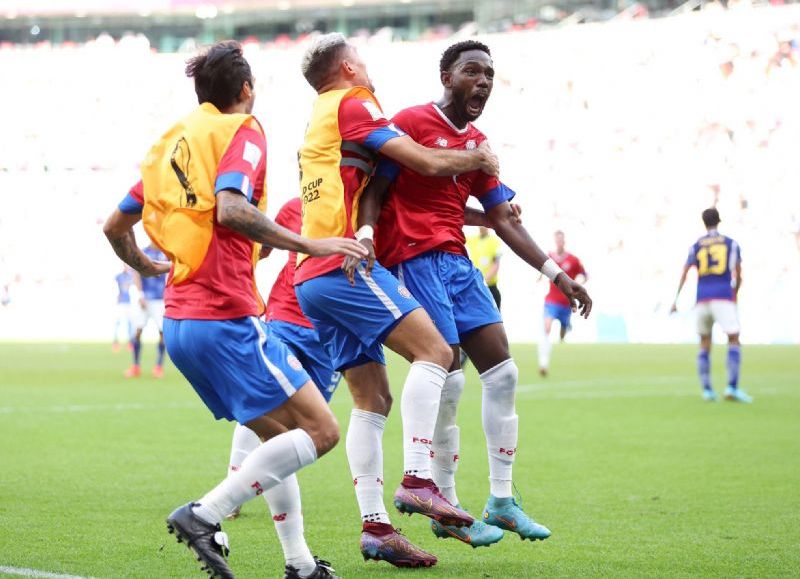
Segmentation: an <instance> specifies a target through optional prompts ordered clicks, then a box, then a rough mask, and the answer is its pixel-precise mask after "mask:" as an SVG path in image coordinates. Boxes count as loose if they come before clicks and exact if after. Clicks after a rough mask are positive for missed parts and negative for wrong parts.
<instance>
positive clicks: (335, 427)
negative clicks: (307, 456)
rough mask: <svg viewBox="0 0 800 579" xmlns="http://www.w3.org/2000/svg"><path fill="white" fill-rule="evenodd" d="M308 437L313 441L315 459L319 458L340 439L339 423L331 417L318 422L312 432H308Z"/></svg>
mask: <svg viewBox="0 0 800 579" xmlns="http://www.w3.org/2000/svg"><path fill="white" fill-rule="evenodd" d="M309 436H311V439H312V440H313V441H314V446H315V447H316V449H317V457H320V456H322V455H323V454H325V453H327V452H328V451H330V450H332V449H333V447H335V446H336V445H337V444H338V443H339V438H340V437H341V432H340V430H339V423H338V422H336V418H334V416H333V415H331V416H330V417H329V418H327V419H325V420H321V421H319V422H318V423H317V424H316V425H315V428H314V429H313V431H312V432H309Z"/></svg>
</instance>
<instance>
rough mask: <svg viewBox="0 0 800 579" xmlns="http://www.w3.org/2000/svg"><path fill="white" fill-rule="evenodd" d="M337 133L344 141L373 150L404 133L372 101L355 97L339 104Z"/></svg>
mask: <svg viewBox="0 0 800 579" xmlns="http://www.w3.org/2000/svg"><path fill="white" fill-rule="evenodd" d="M339 133H340V134H341V136H342V140H344V141H353V142H355V143H357V144H359V145H363V146H364V147H367V148H368V149H372V150H373V151H377V150H379V149H380V148H381V147H382V146H383V145H385V144H386V142H387V141H390V140H391V139H394V138H395V137H402V136H404V135H405V133H404V132H403V131H402V130H401V129H399V128H398V127H397V126H396V125H395V124H394V123H392V122H390V121H389V120H388V119H387V118H386V116H385V115H384V114H383V112H381V110H380V108H378V106H377V105H376V104H375V103H373V102H372V101H367V100H362V99H359V98H355V97H350V98H346V99H343V100H342V102H341V104H340V105H339Z"/></svg>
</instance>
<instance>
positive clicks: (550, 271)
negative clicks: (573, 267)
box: [542, 258, 564, 281]
mask: <svg viewBox="0 0 800 579" xmlns="http://www.w3.org/2000/svg"><path fill="white" fill-rule="evenodd" d="M560 273H564V270H563V269H561V268H560V267H558V264H557V263H556V262H555V261H553V260H552V259H550V258H548V259H547V261H545V262H544V263H543V264H542V275H544V276H547V279H549V280H550V281H553V280H555V279H556V276H557V275H558V274H560Z"/></svg>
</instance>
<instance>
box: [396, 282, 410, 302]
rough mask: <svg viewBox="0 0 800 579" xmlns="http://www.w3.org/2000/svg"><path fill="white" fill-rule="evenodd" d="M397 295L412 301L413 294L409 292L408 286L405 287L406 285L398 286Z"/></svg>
mask: <svg viewBox="0 0 800 579" xmlns="http://www.w3.org/2000/svg"><path fill="white" fill-rule="evenodd" d="M397 293H399V294H400V295H401V296H403V297H404V298H406V299H410V298H411V292H410V291H408V288H407V287H406V286H404V285H401V286H397Z"/></svg>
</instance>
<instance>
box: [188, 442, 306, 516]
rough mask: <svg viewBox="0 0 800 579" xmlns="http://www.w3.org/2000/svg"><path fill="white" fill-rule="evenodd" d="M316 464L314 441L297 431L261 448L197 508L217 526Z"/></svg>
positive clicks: (195, 511)
mask: <svg viewBox="0 0 800 579" xmlns="http://www.w3.org/2000/svg"><path fill="white" fill-rule="evenodd" d="M315 460H317V449H316V448H315V447H314V441H313V440H312V439H311V437H310V436H309V435H308V433H307V432H306V431H305V430H301V429H299V428H296V429H294V430H290V431H289V432H284V433H283V434H279V435H278V436H276V437H274V438H271V439H270V440H268V441H266V442H265V443H263V444H261V445H260V446H259V447H258V448H256V449H255V450H254V451H253V452H251V453H250V454H249V455H248V457H247V458H246V459H244V462H242V466H241V468H240V469H239V470H238V471H237V472H233V473H230V474H229V475H228V477H227V478H226V479H225V480H223V481H222V482H221V483H219V484H218V485H217V486H216V487H214V488H213V489H211V490H210V491H209V492H208V493H207V494H206V495H205V496H204V497H203V498H202V499H199V500H198V501H196V502H197V503H199V504H198V505H197V506H195V507H194V513H195V514H196V515H197V516H198V517H200V518H201V519H203V520H204V521H206V522H208V523H211V524H216V523H219V522H221V521H222V519H224V518H225V515H227V514H228V513H230V512H231V511H232V510H233V509H234V508H235V507H238V506H240V505H242V504H244V503H245V502H247V501H249V500H250V499H252V498H253V497H255V496H257V495H260V494H261V493H263V492H264V491H265V490H267V489H271V488H272V487H274V486H275V485H277V484H280V482H281V481H282V480H283V479H285V478H286V477H287V476H289V475H291V474H293V473H295V472H297V471H298V470H300V469H301V468H303V467H304V466H308V465H309V464H311V463H313V462H314V461H315Z"/></svg>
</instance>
